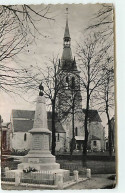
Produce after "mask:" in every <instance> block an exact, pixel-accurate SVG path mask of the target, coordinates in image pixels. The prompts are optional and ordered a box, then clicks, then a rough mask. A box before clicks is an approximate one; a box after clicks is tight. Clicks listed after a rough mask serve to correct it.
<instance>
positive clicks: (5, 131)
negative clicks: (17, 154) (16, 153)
mask: <svg viewBox="0 0 125 196" xmlns="http://www.w3.org/2000/svg"><path fill="white" fill-rule="evenodd" d="M0 129H1V149H2V152H7V151H9V150H10V145H11V144H10V142H11V139H10V135H11V128H10V122H8V123H3V122H2V123H1V128H0Z"/></svg>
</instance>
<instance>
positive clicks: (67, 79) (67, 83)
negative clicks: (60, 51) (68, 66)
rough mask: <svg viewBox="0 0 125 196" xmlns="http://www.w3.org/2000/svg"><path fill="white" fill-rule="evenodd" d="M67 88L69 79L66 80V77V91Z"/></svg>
mask: <svg viewBox="0 0 125 196" xmlns="http://www.w3.org/2000/svg"><path fill="white" fill-rule="evenodd" d="M68 87H69V78H68V76H67V77H66V89H68Z"/></svg>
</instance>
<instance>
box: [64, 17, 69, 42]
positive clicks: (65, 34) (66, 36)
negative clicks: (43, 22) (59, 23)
mask: <svg viewBox="0 0 125 196" xmlns="http://www.w3.org/2000/svg"><path fill="white" fill-rule="evenodd" d="M64 38H70V33H69V26H68V18H67V19H66V27H65V33H64Z"/></svg>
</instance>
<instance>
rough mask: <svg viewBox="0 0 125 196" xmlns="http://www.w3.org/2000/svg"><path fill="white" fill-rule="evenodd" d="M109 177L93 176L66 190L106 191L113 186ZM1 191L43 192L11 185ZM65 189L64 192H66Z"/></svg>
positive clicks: (106, 175) (104, 175)
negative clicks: (104, 189)
mask: <svg viewBox="0 0 125 196" xmlns="http://www.w3.org/2000/svg"><path fill="white" fill-rule="evenodd" d="M109 176H111V175H109V174H99V175H93V176H92V178H91V179H89V180H87V181H84V182H80V183H78V184H75V185H73V186H70V187H68V188H66V189H67V190H82V189H102V188H105V187H107V188H108V189H109V188H111V187H110V186H111V185H113V184H114V180H110V179H108V177H109ZM1 188H2V189H3V190H44V189H40V188H31V187H30V188H28V187H22V186H18V187H15V186H12V185H2V187H1ZM66 189H65V190H66Z"/></svg>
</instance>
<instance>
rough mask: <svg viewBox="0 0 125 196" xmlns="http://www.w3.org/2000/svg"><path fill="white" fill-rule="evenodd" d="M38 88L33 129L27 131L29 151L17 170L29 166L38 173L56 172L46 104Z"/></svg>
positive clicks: (56, 167) (57, 166)
mask: <svg viewBox="0 0 125 196" xmlns="http://www.w3.org/2000/svg"><path fill="white" fill-rule="evenodd" d="M39 88H40V93H39V96H38V97H37V103H36V111H35V118H34V124H33V129H31V130H30V131H29V132H30V133H31V134H32V141H31V149H30V151H29V153H28V154H27V155H26V156H24V158H23V163H21V164H19V165H18V169H25V168H27V167H29V166H30V167H34V168H35V169H36V170H38V171H45V170H47V171H48V170H58V169H60V165H59V164H58V163H56V162H55V156H53V155H52V154H51V152H50V139H51V131H50V130H49V129H48V125H47V112H46V103H45V97H44V95H43V91H42V90H43V87H42V85H40V87H39Z"/></svg>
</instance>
